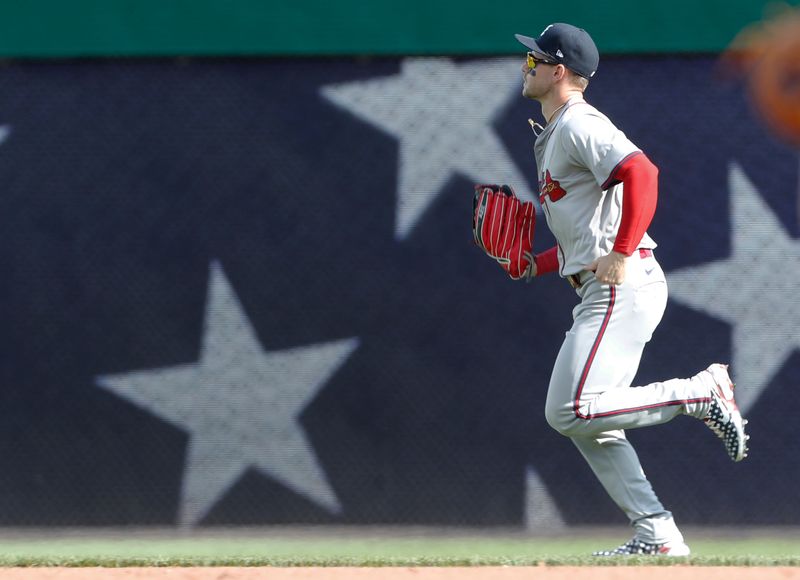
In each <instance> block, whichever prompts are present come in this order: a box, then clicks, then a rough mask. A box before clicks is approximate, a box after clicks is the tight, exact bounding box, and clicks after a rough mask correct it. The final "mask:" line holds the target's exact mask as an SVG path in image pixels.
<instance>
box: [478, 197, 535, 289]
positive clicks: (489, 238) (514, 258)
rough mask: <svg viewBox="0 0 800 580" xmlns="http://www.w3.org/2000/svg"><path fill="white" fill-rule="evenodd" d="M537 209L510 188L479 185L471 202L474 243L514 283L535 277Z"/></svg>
mask: <svg viewBox="0 0 800 580" xmlns="http://www.w3.org/2000/svg"><path fill="white" fill-rule="evenodd" d="M535 228H536V207H535V206H534V205H533V203H532V202H530V201H526V202H522V201H520V200H519V198H517V196H516V195H514V190H513V189H511V187H509V186H508V185H499V186H498V185H476V186H475V195H474V197H473V199H472V233H473V236H474V238H475V244H477V246H478V247H479V248H481V249H482V250H483V251H484V252H486V254H487V255H488V256H490V257H491V258H494V260H496V261H497V263H498V264H500V266H501V267H502V268H503V269H504V270H505V271H506V272H507V273H508V275H509V276H511V278H512V279H514V280H519V279H520V278H529V277H531V275H532V268H531V257H530V256H531V248H532V247H533V232H534V229H535Z"/></svg>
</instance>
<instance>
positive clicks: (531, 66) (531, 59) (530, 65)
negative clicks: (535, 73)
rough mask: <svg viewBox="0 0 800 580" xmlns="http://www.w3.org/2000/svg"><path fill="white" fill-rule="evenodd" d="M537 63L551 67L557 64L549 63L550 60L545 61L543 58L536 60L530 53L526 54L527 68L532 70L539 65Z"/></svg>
mask: <svg viewBox="0 0 800 580" xmlns="http://www.w3.org/2000/svg"><path fill="white" fill-rule="evenodd" d="M539 63H541V64H553V65H555V64H558V63H557V62H553V61H550V60H545V59H543V58H536V57H535V56H533V53H532V52H529V53H528V60H527V64H528V68H529V69H531V70H533V69H535V68H536V65H537V64H539Z"/></svg>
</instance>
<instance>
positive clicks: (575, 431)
mask: <svg viewBox="0 0 800 580" xmlns="http://www.w3.org/2000/svg"><path fill="white" fill-rule="evenodd" d="M577 292H578V295H579V296H580V297H581V303H580V304H579V305H578V306H576V307H575V310H574V311H573V319H574V323H573V325H572V328H571V329H570V330H569V332H567V335H566V338H565V340H564V343H563V344H562V346H561V350H560V351H559V354H558V357H557V359H556V363H555V367H554V369H553V374H552V376H551V378H550V386H549V389H548V392H547V404H546V409H545V415H546V417H547V422H548V423H549V424H550V425H551V426H552V427H553V428H554V429H555V430H557V431H558V432H559V433H562V434H563V435H566V436H567V437H570V438H571V439H572V441H573V442H574V443H575V445H576V446H577V447H578V449H579V450H580V452H581V454H583V456H584V457H585V458H586V461H587V462H588V463H589V465H590V466H591V468H592V471H593V472H594V473H595V475H596V476H597V478H598V479H599V480H600V482H601V483H602V485H603V487H604V488H605V490H606V492H608V494H609V495H610V496H611V498H612V499H613V500H614V502H616V504H617V505H618V506H619V507H620V508H621V509H622V510H623V511H624V512H625V514H626V515H627V516H628V518H629V519H630V521H631V524H632V526H633V527H634V529H635V532H636V537H638V538H639V539H641V540H644V541H646V542H654V543H662V542H666V541H672V540H682V539H683V537H682V535H681V533H680V531H679V530H678V528H677V526H676V525H675V522H674V520H673V518H672V514H671V513H670V512H668V511H667V510H666V509H664V506H663V505H662V504H661V502H660V501H659V500H658V497H657V496H656V494H655V492H654V491H653V488H652V486H651V485H650V482H649V481H647V478H646V477H645V474H644V471H643V470H642V467H641V464H640V463H639V458H638V456H637V455H636V452H635V451H634V449H633V446H632V445H631V444H630V443H629V442H628V440H627V439H626V438H625V432H624V429H631V428H635V427H647V426H650V425H657V424H659V423H664V422H666V421H669V420H671V419H672V418H674V417H675V416H677V415H680V414H688V415H692V416H695V417H698V418H700V417H704V416H705V414H706V412H707V411H708V407H709V403H710V393H709V390H708V387H707V386H705V385H704V384H703V383H702V382H701V381H700V380H699V379H698V378H694V377H693V378H689V379H672V380H668V381H665V382H657V383H652V384H649V385H645V386H641V387H632V386H631V382H632V381H633V378H634V376H635V375H636V372H637V370H638V368H639V361H640V360H641V356H642V351H643V350H644V346H645V344H646V343H647V342H648V341H649V340H650V338H651V337H652V334H653V331H654V330H655V328H656V326H658V323H659V322H660V321H661V318H662V316H663V314H664V309H665V307H666V304H667V284H666V280H665V278H664V272H663V271H662V270H661V267H660V266H659V265H658V262H657V261H656V260H655V258H654V257H652V256H649V257H644V258H642V257H640V256H639V253H638V252H635V253H634V255H633V256H631V257H630V258H628V260H627V262H626V277H625V282H624V283H623V284H621V285H619V286H608V285H603V284H600V283H599V282H597V280H596V279H595V278H594V276H589V278H588V280H586V281H585V282H584V284H583V286H582V287H581V288H580V289H578V290H577Z"/></svg>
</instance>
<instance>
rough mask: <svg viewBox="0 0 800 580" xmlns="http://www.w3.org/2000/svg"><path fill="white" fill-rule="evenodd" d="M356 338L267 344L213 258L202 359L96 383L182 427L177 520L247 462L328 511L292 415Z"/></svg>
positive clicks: (212, 497) (196, 517) (331, 506)
mask: <svg viewBox="0 0 800 580" xmlns="http://www.w3.org/2000/svg"><path fill="white" fill-rule="evenodd" d="M357 346H358V339H356V338H349V339H345V340H339V341H335V342H328V343H321V344H316V345H311V346H304V347H296V348H291V349H286V350H281V351H274V352H265V351H264V350H262V348H261V345H260V343H259V341H258V337H257V336H256V334H255V331H254V329H253V327H252V325H251V324H250V321H249V320H248V319H247V316H246V315H245V313H244V311H243V309H242V305H241V303H240V302H239V299H238V298H237V296H236V294H235V293H234V291H233V289H232V288H231V286H230V283H229V282H228V280H227V279H226V277H225V274H224V273H223V271H222V267H221V266H220V265H219V264H218V263H212V264H211V273H210V280H209V294H208V302H207V305H206V317H205V322H204V331H203V344H202V350H201V353H200V360H199V361H198V362H196V363H191V364H185V365H179V366H174V367H169V368H162V369H153V370H143V371H132V372H128V373H122V374H117V375H107V376H102V377H98V379H97V384H98V385H100V386H101V387H103V388H105V389H108V390H109V391H111V392H113V393H115V394H116V395H118V396H120V397H122V398H124V399H127V400H129V401H130V402H132V403H134V404H135V405H137V406H139V407H141V408H142V409H145V410H147V411H149V412H151V413H152V414H154V415H156V416H158V417H160V418H162V419H164V420H165V421H168V422H169V423H171V424H173V425H175V426H176V427H178V428H180V429H183V430H184V431H186V432H187V433H188V434H189V436H190V440H189V448H188V450H187V454H186V465H185V470H184V474H183V483H182V489H181V504H180V513H179V516H178V520H179V523H180V524H181V525H183V526H186V525H192V524H196V523H197V522H198V521H200V520H201V519H202V518H203V517H204V516H205V515H206V514H207V513H208V512H209V510H210V509H211V508H212V507H213V505H214V504H215V503H216V502H217V501H218V500H219V498H221V497H222V496H223V495H224V494H225V492H226V491H227V490H228V489H229V488H230V487H231V486H232V485H233V484H234V483H236V481H237V480H238V479H239V478H240V477H241V476H242V474H243V473H244V472H245V470H246V469H248V468H249V467H251V466H253V467H256V468H258V469H260V470H261V471H262V472H264V473H265V474H266V475H268V476H269V477H271V478H273V479H275V480H276V481H278V482H280V483H282V484H284V485H286V486H287V487H289V488H290V489H292V490H293V491H295V492H296V493H299V494H301V495H304V496H306V497H308V498H309V499H311V500H312V501H315V502H317V503H318V504H320V505H322V506H323V507H325V508H326V509H328V510H330V511H333V512H336V511H339V510H340V505H339V501H338V499H337V497H336V494H335V493H334V491H333V489H331V487H330V485H329V484H328V481H327V478H326V476H325V473H324V471H323V470H322V468H321V467H320V465H319V463H318V462H317V459H316V456H315V454H314V450H313V447H312V446H311V444H310V443H309V441H308V439H307V438H306V436H305V433H304V431H303V429H302V427H301V425H300V424H299V423H298V416H299V415H300V413H301V412H302V411H303V409H304V408H305V407H306V406H307V405H308V404H309V403H310V402H311V401H312V400H313V399H314V397H315V396H316V394H317V392H318V391H319V390H320V389H321V388H322V387H323V386H324V385H325V383H326V382H327V381H328V380H329V379H330V378H331V376H332V375H333V374H334V373H335V372H336V371H337V369H338V368H339V367H340V366H341V365H342V364H343V363H344V362H345V361H346V360H347V359H348V357H349V356H350V355H351V354H352V353H353V351H354V350H355V349H356V347H357Z"/></svg>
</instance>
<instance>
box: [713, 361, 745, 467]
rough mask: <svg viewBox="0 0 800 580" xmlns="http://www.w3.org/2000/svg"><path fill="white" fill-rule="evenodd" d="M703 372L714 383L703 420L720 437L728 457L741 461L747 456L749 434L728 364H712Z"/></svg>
mask: <svg viewBox="0 0 800 580" xmlns="http://www.w3.org/2000/svg"><path fill="white" fill-rule="evenodd" d="M703 372H704V373H708V375H710V377H711V380H712V381H713V383H714V384H713V386H712V387H711V406H710V407H709V409H708V414H707V415H706V417H705V419H703V421H704V422H705V424H706V425H708V428H709V429H711V430H712V431H713V432H714V433H716V434H717V437H719V438H720V439H722V442H723V443H724V444H725V451H727V452H728V455H729V456H730V458H731V459H732V460H733V461H741V460H742V459H744V458H745V457H747V441H748V440H749V439H750V436H749V435H747V434H745V432H744V427H745V425H747V420H746V419H742V414H741V413H740V412H739V406H738V405H737V404H736V401H735V399H734V393H733V390H734V384H733V381H731V377H730V375H729V374H728V365H722V364H713V365H711V366H710V367H708V368H707V369H706V370H705V371H703Z"/></svg>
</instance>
